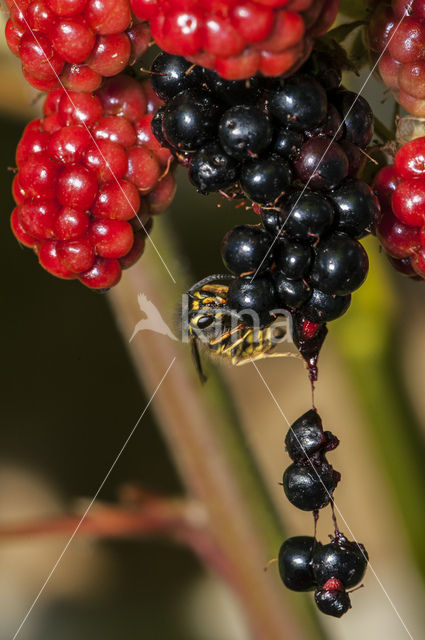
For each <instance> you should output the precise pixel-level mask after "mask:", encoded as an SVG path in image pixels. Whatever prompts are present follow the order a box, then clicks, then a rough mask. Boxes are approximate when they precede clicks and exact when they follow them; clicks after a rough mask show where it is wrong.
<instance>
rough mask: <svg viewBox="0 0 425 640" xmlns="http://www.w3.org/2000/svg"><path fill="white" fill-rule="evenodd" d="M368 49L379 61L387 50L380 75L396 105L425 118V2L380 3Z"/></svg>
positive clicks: (380, 68)
mask: <svg viewBox="0 0 425 640" xmlns="http://www.w3.org/2000/svg"><path fill="white" fill-rule="evenodd" d="M375 6H376V5H375ZM406 13H407V15H406ZM403 16H405V17H403ZM369 46H370V49H371V51H372V53H373V54H374V55H375V56H376V58H377V57H378V56H379V55H381V54H382V52H383V51H384V49H385V53H384V55H383V56H382V57H381V59H380V61H379V71H380V73H381V76H382V79H383V81H384V83H385V84H386V85H387V87H389V88H390V89H391V90H392V91H393V93H394V96H395V98H396V99H397V101H398V102H399V103H400V104H401V105H402V107H404V108H405V109H406V111H409V113H412V114H413V115H415V116H420V117H423V116H425V2H424V0H392V2H390V1H389V0H384V1H382V2H379V3H378V5H377V6H376V10H375V12H374V14H373V16H372V19H371V21H370V24H369Z"/></svg>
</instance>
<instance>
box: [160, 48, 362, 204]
mask: <svg viewBox="0 0 425 640" xmlns="http://www.w3.org/2000/svg"><path fill="white" fill-rule="evenodd" d="M152 73H153V77H152V83H153V87H154V90H155V91H156V92H157V94H158V96H159V97H160V98H161V99H163V100H164V101H165V105H164V107H163V108H162V109H160V110H159V112H158V114H157V115H156V117H155V120H154V133H155V135H156V136H157V138H158V140H159V141H160V142H161V144H163V145H164V146H167V147H169V148H170V149H171V150H172V152H173V153H174V154H175V155H176V157H177V159H178V160H179V161H180V162H181V163H182V164H185V165H187V166H188V168H189V177H190V179H191V181H192V183H193V184H194V185H195V187H196V188H197V189H198V190H199V191H200V192H201V193H204V194H208V193H210V192H213V191H226V192H227V193H228V194H231V196H232V197H234V198H235V197H246V198H248V199H249V200H251V201H252V202H254V203H256V204H258V205H261V206H265V205H270V206H280V205H283V207H285V206H286V205H287V200H288V197H289V198H290V197H291V196H292V194H293V193H294V192H295V193H296V192H297V190H299V189H300V188H302V187H303V185H307V186H308V188H309V189H310V190H315V191H316V190H317V191H321V192H322V191H323V192H327V191H330V190H332V189H335V188H336V187H338V186H339V185H341V183H343V181H344V180H345V179H347V178H349V177H353V176H355V175H356V174H357V171H358V169H359V167H360V160H361V151H360V149H364V148H366V147H367V145H368V144H369V142H370V140H371V137H372V132H373V114H372V111H371V109H370V107H369V105H368V103H367V102H366V100H364V99H363V98H362V97H359V96H356V94H354V93H352V92H350V91H346V90H345V89H343V88H340V82H341V74H340V72H339V71H338V70H337V69H336V68H335V67H334V66H333V64H332V63H330V62H329V60H327V59H326V58H325V57H324V56H321V57H319V56H318V55H315V56H313V57H311V58H310V59H309V61H308V62H307V63H306V65H305V66H304V67H303V68H302V70H301V71H300V72H299V73H297V74H295V75H293V76H291V77H290V78H288V79H285V80H284V79H282V78H276V79H270V78H264V77H261V76H254V77H252V78H249V79H248V80H245V81H226V80H223V79H222V78H220V76H218V75H217V74H216V73H215V72H214V71H210V70H208V69H204V68H202V67H198V66H193V65H191V64H190V62H188V61H186V60H185V59H184V58H181V57H178V56H171V55H168V54H165V53H162V54H160V55H159V56H158V57H157V58H156V60H155V61H154V63H153V66H152ZM315 75H316V77H314V76H315ZM319 77H320V81H319V79H318V78H319ZM344 118H345V121H344V124H343V119H344Z"/></svg>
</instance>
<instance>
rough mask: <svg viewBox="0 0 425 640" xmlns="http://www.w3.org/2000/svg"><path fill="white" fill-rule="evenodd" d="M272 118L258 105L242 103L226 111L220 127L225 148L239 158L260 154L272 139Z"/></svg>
mask: <svg viewBox="0 0 425 640" xmlns="http://www.w3.org/2000/svg"><path fill="white" fill-rule="evenodd" d="M272 133H273V130H272V125H271V122H270V118H269V117H268V116H267V115H266V114H265V113H264V111H261V109H257V107H252V106H251V107H250V106H246V105H240V106H237V107H232V108H231V109H228V110H227V111H225V112H224V114H223V115H222V117H221V120H220V124H219V127H218V135H219V139H220V143H221V146H222V147H223V149H224V150H225V151H226V153H228V154H229V155H231V156H232V157H234V158H237V159H239V160H243V159H248V158H252V157H255V156H258V155H259V154H260V153H262V152H263V151H264V150H265V149H267V147H268V146H269V145H270V143H271V141H272Z"/></svg>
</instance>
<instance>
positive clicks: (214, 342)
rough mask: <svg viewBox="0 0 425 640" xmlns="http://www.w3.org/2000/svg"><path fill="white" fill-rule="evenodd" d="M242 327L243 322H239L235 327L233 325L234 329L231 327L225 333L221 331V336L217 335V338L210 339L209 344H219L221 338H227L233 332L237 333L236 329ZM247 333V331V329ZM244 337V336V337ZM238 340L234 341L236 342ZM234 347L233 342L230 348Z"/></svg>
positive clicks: (221, 340)
mask: <svg viewBox="0 0 425 640" xmlns="http://www.w3.org/2000/svg"><path fill="white" fill-rule="evenodd" d="M243 328H244V325H243V324H239V325H238V326H237V327H235V328H234V329H232V330H231V331H226V332H225V333H222V334H221V336H218V338H214V340H210V342H209V344H210V345H212V346H215V345H216V344H220V342H223V340H227V338H230V336H231V335H233V334H234V333H237V332H238V331H240V330H241V329H243ZM248 333H249V331H248ZM244 339H245V337H244ZM238 343H239V340H238V341H237V342H236V343H235V344H238ZM233 347H234V344H233V345H232V348H233ZM223 353H225V351H223Z"/></svg>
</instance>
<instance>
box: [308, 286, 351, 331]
mask: <svg viewBox="0 0 425 640" xmlns="http://www.w3.org/2000/svg"><path fill="white" fill-rule="evenodd" d="M350 304H351V295H347V296H336V295H332V294H329V293H324V292H323V291H320V290H319V289H313V291H312V294H311V297H310V299H309V301H308V303H307V304H305V305H304V306H303V307H302V312H303V315H304V317H305V318H306V320H309V321H310V322H317V323H318V324H322V323H324V322H331V321H332V320H336V319H337V318H340V317H341V316H343V315H344V313H345V312H346V311H347V309H348V307H349V306H350Z"/></svg>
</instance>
